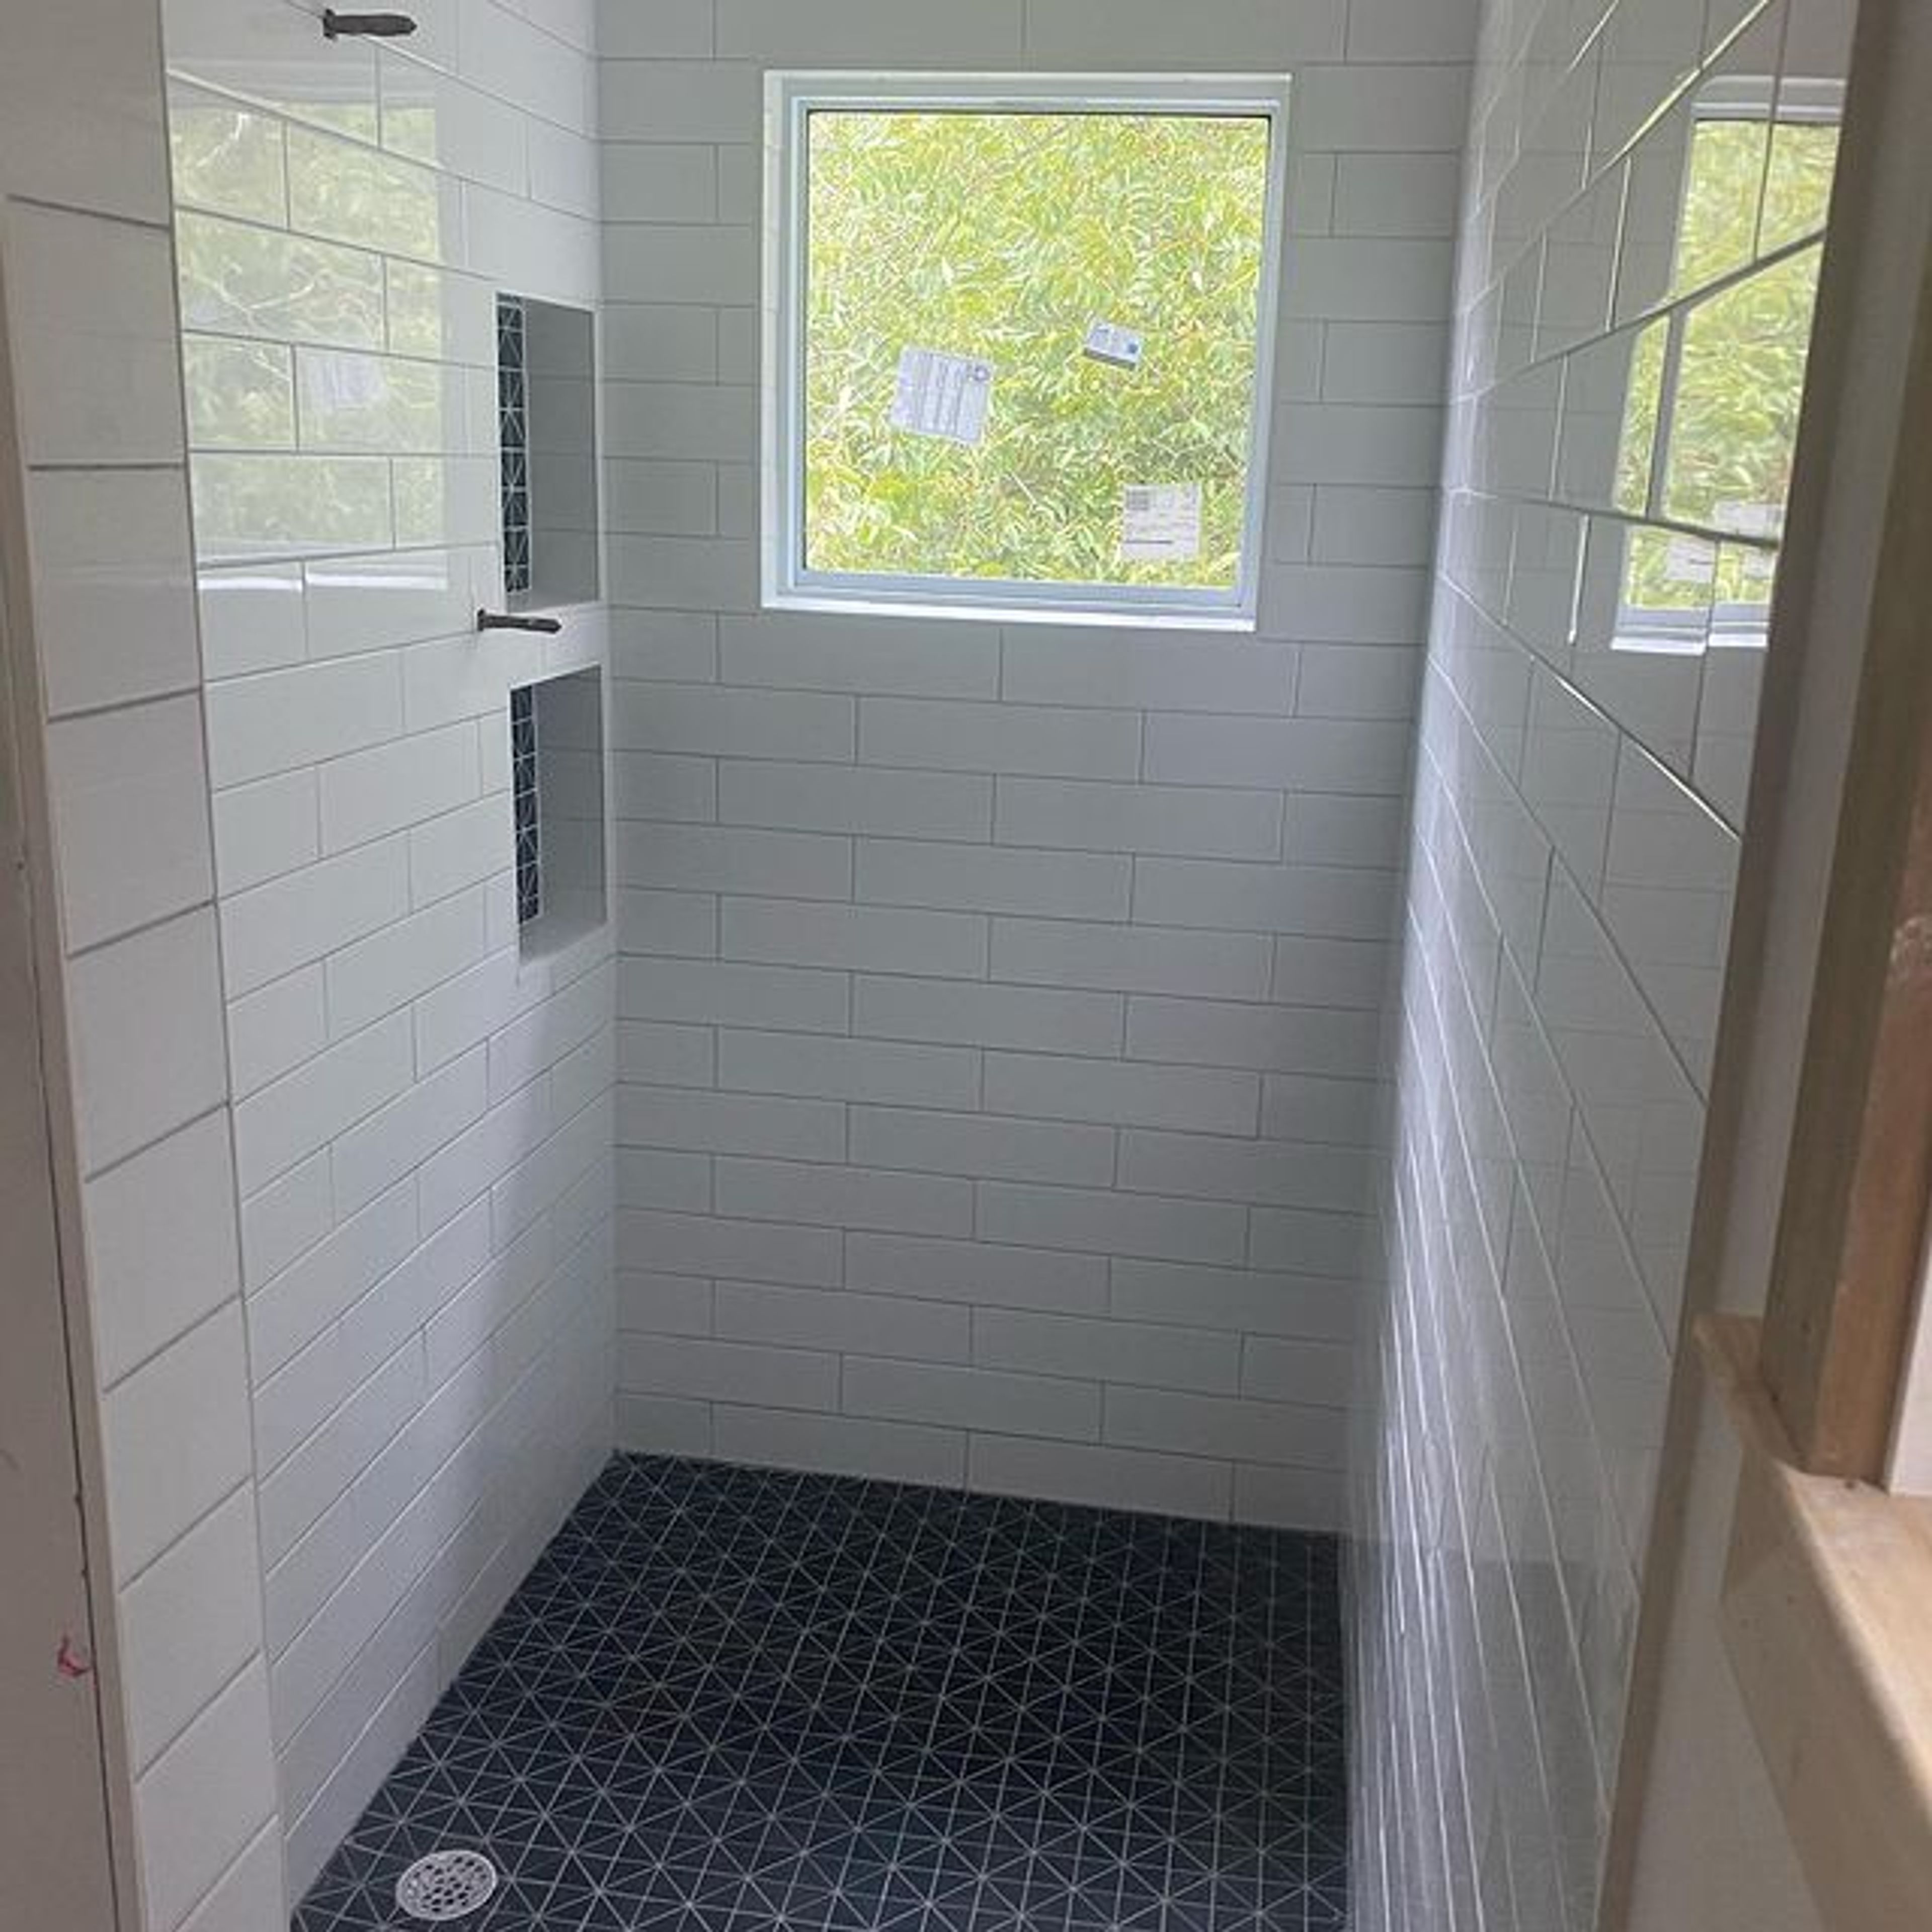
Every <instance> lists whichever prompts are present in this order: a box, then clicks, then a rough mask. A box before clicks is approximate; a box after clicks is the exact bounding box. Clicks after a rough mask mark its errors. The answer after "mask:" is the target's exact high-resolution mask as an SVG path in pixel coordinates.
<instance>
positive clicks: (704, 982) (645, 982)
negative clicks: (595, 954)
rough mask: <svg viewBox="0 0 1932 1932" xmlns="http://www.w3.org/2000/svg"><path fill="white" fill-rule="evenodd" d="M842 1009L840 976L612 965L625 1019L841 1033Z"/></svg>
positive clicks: (674, 963)
mask: <svg viewBox="0 0 1932 1932" xmlns="http://www.w3.org/2000/svg"><path fill="white" fill-rule="evenodd" d="M617 1012H618V1015H619V1018H621V1019H639V1020H671V1021H676V1022H682V1023H685V1024H696V1025H725V1026H733V1025H737V1026H766V1027H772V1026H783V1027H791V1028H797V1029H799V1030H800V1031H805V1032H811V1033H843V1032H844V1031H845V1025H846V1017H847V982H846V979H845V976H844V974H838V973H825V972H819V971H813V970H808V969H806V968H794V967H788V966H751V965H736V964H725V965H704V964H703V963H702V962H698V961H694V960H684V959H625V960H624V961H623V962H622V963H621V965H619V969H618V974H617Z"/></svg>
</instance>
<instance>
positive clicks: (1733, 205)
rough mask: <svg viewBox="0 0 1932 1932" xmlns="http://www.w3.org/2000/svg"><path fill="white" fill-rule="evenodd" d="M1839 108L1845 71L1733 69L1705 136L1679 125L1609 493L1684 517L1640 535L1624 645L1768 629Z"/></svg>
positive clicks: (1655, 648)
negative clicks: (1823, 79) (1675, 162)
mask: <svg viewBox="0 0 1932 1932" xmlns="http://www.w3.org/2000/svg"><path fill="white" fill-rule="evenodd" d="M1774 98H1775V109H1774V105H1773V103H1774ZM1840 110H1841V89H1840V88H1839V87H1838V86H1837V84H1836V83H1820V82H1810V81H1806V80H1801V79H1797V78H1794V77H1787V79H1786V80H1784V82H1783V83H1780V84H1779V86H1778V88H1777V89H1776V91H1775V96H1774V91H1773V88H1772V83H1770V82H1769V80H1765V79H1762V78H1758V79H1753V78H1751V77H1747V76H1742V75H1737V76H1731V77H1726V78H1725V79H1724V80H1721V82H1719V83H1715V84H1714V85H1713V86H1712V87H1711V88H1710V89H1708V90H1706V92H1704V93H1703V94H1700V98H1698V100H1697V102H1696V104H1695V107H1694V115H1693V116H1692V118H1691V121H1690V126H1689V130H1688V136H1686V135H1685V133H1682V132H1681V131H1679V130H1668V131H1669V132H1670V138H1671V139H1672V140H1673V142H1675V143H1676V151H1677V152H1678V153H1679V155H1680V156H1681V157H1682V159H1681V168H1682V190H1681V197H1682V199H1681V207H1680V208H1679V219H1678V222H1677V226H1676V239H1675V243H1674V254H1673V265H1672V272H1671V276H1670V296H1669V298H1668V301H1667V305H1665V306H1664V312H1663V313H1662V314H1661V315H1659V316H1658V317H1657V319H1656V320H1655V321H1653V322H1652V323H1649V325H1648V326H1647V327H1646V329H1644V331H1643V333H1642V335H1640V337H1639V338H1638V339H1637V344H1636V346H1635V348H1634V352H1633V353H1631V356H1630V359H1629V362H1630V368H1629V383H1628V392H1627V394H1626V396H1625V402H1624V419H1623V434H1622V443H1621V447H1620V449H1619V455H1618V460H1617V466H1616V478H1615V481H1614V484H1613V487H1612V490H1611V492H1610V502H1611V503H1612V504H1613V505H1614V506H1615V507H1616V508H1617V509H1619V510H1620V511H1623V512H1624V513H1625V514H1627V515H1629V516H1631V517H1639V518H1643V519H1645V520H1649V521H1651V522H1655V523H1668V524H1670V525H1672V526H1676V527H1675V528H1674V529H1655V530H1650V529H1645V530H1635V531H1633V532H1632V533H1631V537H1630V539H1629V541H1628V543H1627V544H1626V546H1625V559H1624V567H1623V571H1622V584H1621V598H1620V609H1619V616H1618V619H1617V622H1616V647H1617V648H1618V649H1626V650H1639V651H1649V652H1659V651H1662V652H1684V651H1687V650H1701V649H1704V648H1705V647H1706V645H1707V644H1708V645H1725V646H1751V645H1754V644H1756V645H1760V646H1761V644H1762V643H1763V638H1764V635H1765V631H1766V625H1767V622H1768V618H1769V607H1770V602H1771V595H1772V586H1773V582H1774V579H1775V572H1776V565H1777V549H1778V543H1779V541H1781V538H1782V537H1783V535H1784V514H1785V505H1786V502H1787V497H1788V496H1789V494H1790V483H1791V472H1792V467H1793V458H1794V456H1795V454H1796V445H1797V436H1798V422H1799V411H1800V408H1801V405H1802V399H1803V395H1804V389H1805V368H1806V364H1807V361H1808V357H1809V354H1810V350H1811V320H1812V312H1813V309H1814V306H1815V304H1816V300H1817V287H1818V273H1819V265H1820V256H1821V254H1822V245H1821V244H1820V242H1818V240H1817V237H1818V236H1820V231H1821V230H1822V228H1823V223H1824V220H1825V218H1826V213H1827V210H1828V208H1829V201H1830V196H1831V185H1832V174H1833V171H1834V168H1835V163H1836V160H1837V154H1838V126H1837V121H1838V114H1839V112H1840ZM1660 159H1661V157H1660ZM1651 172H1655V171H1654V170H1653V171H1651ZM1636 178H1637V175H1636V174H1634V175H1633V180H1635V179H1636ZM1646 178H1649V177H1648V175H1646ZM1586 500H1589V501H1592V502H1595V501H1601V500H1602V499H1601V497H1599V496H1596V495H1595V493H1586ZM1722 538H1731V539H1733V541H1730V542H1727V543H1724V544H1723V545H1722V547H1721V548H1720V539H1722Z"/></svg>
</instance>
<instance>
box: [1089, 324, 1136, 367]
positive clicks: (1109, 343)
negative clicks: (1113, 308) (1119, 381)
mask: <svg viewBox="0 0 1932 1932" xmlns="http://www.w3.org/2000/svg"><path fill="white" fill-rule="evenodd" d="M1141 352H1142V343H1141V335H1140V331H1139V329H1130V328H1128V327H1127V325H1126V324H1125V323H1118V322H1096V323H1091V325H1089V326H1088V331H1087V344H1086V353H1088V355H1089V356H1091V357H1092V358H1093V359H1094V361H1095V362H1106V363H1109V364H1111V365H1112V366H1113V367H1114V368H1116V369H1138V368H1139V367H1140V366H1141Z"/></svg>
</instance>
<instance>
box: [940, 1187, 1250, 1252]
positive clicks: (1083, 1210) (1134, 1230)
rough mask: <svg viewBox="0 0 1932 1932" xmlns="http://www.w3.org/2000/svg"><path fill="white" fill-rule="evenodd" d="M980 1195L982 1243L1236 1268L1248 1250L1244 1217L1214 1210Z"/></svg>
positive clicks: (1077, 1195)
mask: <svg viewBox="0 0 1932 1932" xmlns="http://www.w3.org/2000/svg"><path fill="white" fill-rule="evenodd" d="M979 1191H980V1202H979V1209H980V1217H979V1224H978V1227H979V1232H980V1235H981V1236H982V1237H983V1238H984V1239H986V1240H987V1241H1011V1242H1017V1243H1019V1244H1025V1245H1030V1246H1032V1247H1045V1248H1074V1249H1080V1250H1087V1251H1089V1252H1092V1253H1101V1254H1119V1255H1135V1256H1143V1257H1145V1258H1146V1259H1150V1260H1155V1261H1163V1260H1165V1261H1201V1262H1238V1261H1240V1260H1241V1259H1243V1256H1244V1252H1245V1250H1246V1247H1247V1216H1246V1214H1244V1211H1242V1210H1241V1209H1240V1208H1232V1207H1228V1206H1224V1205H1221V1204H1219V1203H1214V1202H1184V1201H1169V1200H1162V1199H1157V1198H1155V1197H1154V1196H1150V1195H1130V1194H1115V1193H1105V1192H1103V1191H1101V1190H1098V1189H1092V1188H1072V1187H1020V1186H1016V1185H1012V1184H1008V1183H1006V1182H1004V1181H983V1182H981V1183H980V1190H979Z"/></svg>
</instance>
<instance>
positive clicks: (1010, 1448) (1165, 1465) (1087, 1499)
mask: <svg viewBox="0 0 1932 1932" xmlns="http://www.w3.org/2000/svg"><path fill="white" fill-rule="evenodd" d="M968 1485H969V1487H971V1488H973V1489H975V1490H985V1491H989V1492H990V1493H992V1494H993V1495H995V1496H1041V1497H1045V1498H1046V1499H1049V1500H1050V1501H1052V1502H1073V1503H1086V1504H1088V1505H1091V1506H1092V1507H1094V1508H1100V1509H1127V1510H1147V1511H1154V1512H1155V1513H1156V1514H1160V1515H1163V1516H1184V1517H1205V1518H1207V1519H1208V1520H1210V1521H1218V1520H1222V1519H1223V1518H1225V1517H1226V1516H1227V1514H1228V1511H1229V1472H1228V1467H1227V1465H1226V1463H1225V1462H1223V1461H1221V1460H1217V1459H1214V1458H1210V1457H1184V1456H1163V1455H1160V1454H1155V1453H1153V1452H1151V1451H1147V1450H1142V1449H1110V1448H1102V1447H1100V1446H1099V1445H1096V1444H1093V1443H1086V1442H1040V1441H1038V1440H1037V1439H1032V1438H1029V1437H1027V1436H992V1435H987V1434H986V1433H983V1432H980V1431H977V1430H976V1431H975V1432H974V1436H973V1439H972V1446H971V1451H970V1452H969V1460H968Z"/></svg>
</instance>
